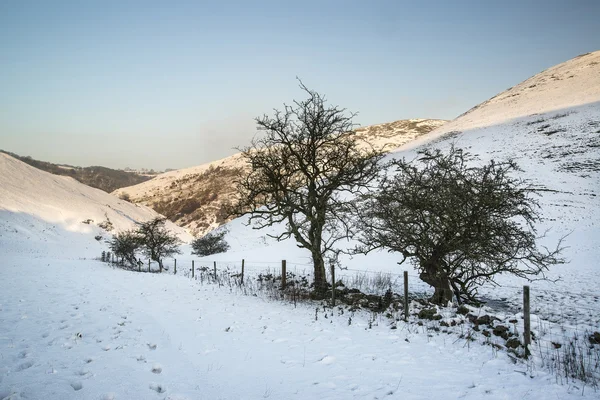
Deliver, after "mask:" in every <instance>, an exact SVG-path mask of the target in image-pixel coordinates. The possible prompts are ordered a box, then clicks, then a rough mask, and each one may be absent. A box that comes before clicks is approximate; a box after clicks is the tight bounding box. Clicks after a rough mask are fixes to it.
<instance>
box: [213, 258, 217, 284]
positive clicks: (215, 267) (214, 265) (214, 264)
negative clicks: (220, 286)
mask: <svg viewBox="0 0 600 400" xmlns="http://www.w3.org/2000/svg"><path fill="white" fill-rule="evenodd" d="M213 268H214V270H215V282H216V281H217V262H216V261H213Z"/></svg>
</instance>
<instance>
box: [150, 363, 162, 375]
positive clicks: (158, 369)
mask: <svg viewBox="0 0 600 400" xmlns="http://www.w3.org/2000/svg"><path fill="white" fill-rule="evenodd" d="M151 371H152V373H153V374H160V373H161V372H162V366H161V365H160V364H154V365H153V366H152V369H151Z"/></svg>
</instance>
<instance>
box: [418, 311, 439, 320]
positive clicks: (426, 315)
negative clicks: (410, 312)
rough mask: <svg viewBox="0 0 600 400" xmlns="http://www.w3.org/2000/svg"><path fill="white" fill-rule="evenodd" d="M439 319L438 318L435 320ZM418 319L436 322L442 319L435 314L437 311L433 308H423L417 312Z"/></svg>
mask: <svg viewBox="0 0 600 400" xmlns="http://www.w3.org/2000/svg"><path fill="white" fill-rule="evenodd" d="M437 317H439V318H437ZM419 318H421V319H429V320H438V319H442V316H441V315H439V314H437V310H436V309H435V308H424V309H422V310H421V311H419Z"/></svg>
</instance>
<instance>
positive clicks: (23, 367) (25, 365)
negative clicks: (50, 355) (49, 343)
mask: <svg viewBox="0 0 600 400" xmlns="http://www.w3.org/2000/svg"><path fill="white" fill-rule="evenodd" d="M32 366H33V361H25V362H24V363H23V364H20V365H19V366H17V368H16V370H17V371H25V370H26V369H29V368H31V367H32Z"/></svg>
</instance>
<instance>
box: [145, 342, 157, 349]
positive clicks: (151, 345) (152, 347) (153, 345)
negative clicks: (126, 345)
mask: <svg viewBox="0 0 600 400" xmlns="http://www.w3.org/2000/svg"><path fill="white" fill-rule="evenodd" d="M146 344H147V345H148V348H149V349H150V350H156V343H146Z"/></svg>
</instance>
